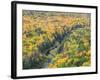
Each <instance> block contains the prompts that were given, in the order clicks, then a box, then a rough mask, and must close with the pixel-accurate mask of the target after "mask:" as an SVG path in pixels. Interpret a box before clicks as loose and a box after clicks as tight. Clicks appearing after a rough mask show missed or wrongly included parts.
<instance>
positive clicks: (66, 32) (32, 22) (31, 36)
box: [22, 10, 91, 69]
mask: <svg viewBox="0 0 100 80" xmlns="http://www.w3.org/2000/svg"><path fill="white" fill-rule="evenodd" d="M90 17H91V15H90V14H89V13H72V12H52V11H50V12H49V11H33V10H23V13H22V22H23V24H22V25H23V27H22V28H23V31H22V44H23V45H22V56H23V58H22V59H23V69H40V68H64V67H85V66H90V65H91V40H90V39H91V28H90V26H91V25H90V24H91V19H90Z"/></svg>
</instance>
